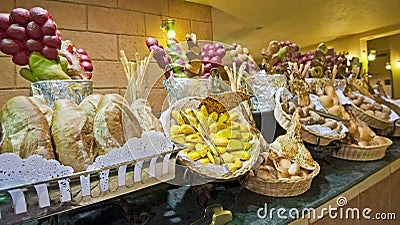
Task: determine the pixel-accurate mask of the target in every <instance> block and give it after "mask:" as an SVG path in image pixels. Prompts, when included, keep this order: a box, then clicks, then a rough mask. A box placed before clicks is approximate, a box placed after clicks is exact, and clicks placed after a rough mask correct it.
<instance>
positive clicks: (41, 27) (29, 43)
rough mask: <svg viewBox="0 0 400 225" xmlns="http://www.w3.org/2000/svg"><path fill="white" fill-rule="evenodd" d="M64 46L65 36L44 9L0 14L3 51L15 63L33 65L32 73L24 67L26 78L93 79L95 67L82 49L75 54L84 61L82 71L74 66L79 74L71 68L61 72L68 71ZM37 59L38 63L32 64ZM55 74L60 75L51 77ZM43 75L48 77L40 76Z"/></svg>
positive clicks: (32, 79)
mask: <svg viewBox="0 0 400 225" xmlns="http://www.w3.org/2000/svg"><path fill="white" fill-rule="evenodd" d="M61 45H62V38H61V34H60V32H59V31H58V29H57V25H56V24H55V22H54V21H53V20H52V15H51V14H50V13H49V12H48V11H47V10H45V9H43V8H41V7H33V8H31V9H30V10H27V9H24V8H16V9H13V10H12V11H11V12H10V13H9V14H8V13H0V50H1V51H2V52H3V53H5V54H8V55H12V61H13V62H14V63H15V64H17V65H20V66H26V65H29V67H30V70H29V69H27V68H23V69H24V70H22V69H21V71H20V74H21V75H22V76H23V77H24V78H26V79H28V80H30V81H32V82H33V81H39V80H46V79H71V78H72V79H90V78H91V77H92V70H93V66H92V62H91V60H90V58H89V57H88V56H87V54H86V51H84V50H79V51H77V53H76V54H74V57H75V58H77V60H78V61H79V62H80V68H77V67H73V68H75V69H77V71H74V70H71V69H70V70H69V71H59V70H60V68H67V67H65V66H61V62H62V61H63V59H62V57H60V56H61V55H59V50H60V48H61ZM39 53H40V54H39ZM33 54H34V55H35V56H34V57H33V58H32V59H31V61H30V56H32V55H33ZM33 59H35V60H37V61H32V60H33ZM46 60H47V61H46ZM49 60H50V61H53V62H50V61H49ZM37 62H41V65H37V64H38V63H37ZM68 62H71V60H68ZM33 64H34V65H33ZM57 64H59V66H57ZM46 66H47V67H51V69H50V70H46V68H44V67H46ZM56 70H57V71H56ZM45 71H46V72H47V73H48V74H46V72H45ZM52 71H53V72H54V74H56V75H54V74H50V73H51V72H52ZM43 72H45V74H41V75H40V76H39V75H38V74H39V73H43Z"/></svg>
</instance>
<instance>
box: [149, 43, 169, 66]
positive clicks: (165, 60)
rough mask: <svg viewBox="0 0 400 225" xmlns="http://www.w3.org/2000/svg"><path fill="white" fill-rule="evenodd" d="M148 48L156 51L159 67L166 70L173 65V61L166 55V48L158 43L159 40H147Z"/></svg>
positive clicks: (155, 56) (155, 57) (155, 55)
mask: <svg viewBox="0 0 400 225" xmlns="http://www.w3.org/2000/svg"><path fill="white" fill-rule="evenodd" d="M146 45H147V48H148V49H149V50H150V51H151V50H153V51H154V56H153V57H154V59H155V60H156V62H157V64H158V66H159V67H160V68H162V69H165V68H166V67H167V65H169V64H170V63H171V59H170V58H169V57H168V56H167V55H166V54H165V52H164V47H163V46H162V45H161V44H159V43H158V41H157V39H155V38H152V37H149V38H147V39H146Z"/></svg>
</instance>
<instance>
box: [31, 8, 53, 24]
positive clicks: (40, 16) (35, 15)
mask: <svg viewBox="0 0 400 225" xmlns="http://www.w3.org/2000/svg"><path fill="white" fill-rule="evenodd" d="M29 19H30V20H32V21H34V22H35V23H37V24H39V25H43V24H44V23H46V21H47V20H48V19H49V13H48V12H47V10H45V9H43V8H41V7H33V8H31V9H30V10H29Z"/></svg>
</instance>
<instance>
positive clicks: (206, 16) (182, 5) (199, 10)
mask: <svg viewBox="0 0 400 225" xmlns="http://www.w3.org/2000/svg"><path fill="white" fill-rule="evenodd" d="M169 15H170V16H172V17H176V18H182V19H190V20H197V21H205V22H211V7H210V6H206V5H202V4H197V3H190V2H185V1H180V0H169Z"/></svg>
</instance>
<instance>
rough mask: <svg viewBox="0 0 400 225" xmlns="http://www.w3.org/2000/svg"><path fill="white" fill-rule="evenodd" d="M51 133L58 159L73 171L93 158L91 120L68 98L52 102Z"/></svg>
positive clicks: (85, 165) (82, 167) (84, 167)
mask: <svg viewBox="0 0 400 225" xmlns="http://www.w3.org/2000/svg"><path fill="white" fill-rule="evenodd" d="M51 134H52V137H53V141H54V146H55V148H56V152H57V156H58V160H59V161H60V162H61V163H62V164H63V165H67V166H71V167H72V168H74V171H76V172H79V171H84V170H86V167H88V166H89V165H90V164H91V163H92V162H93V160H94V158H95V156H96V155H95V152H94V149H93V143H94V138H93V122H92V121H91V120H90V118H89V116H88V115H87V114H86V113H85V111H83V110H82V109H81V108H80V107H79V106H78V105H76V104H75V103H73V102H72V101H70V100H68V99H59V100H57V101H56V102H55V104H54V112H53V119H52V126H51Z"/></svg>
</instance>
